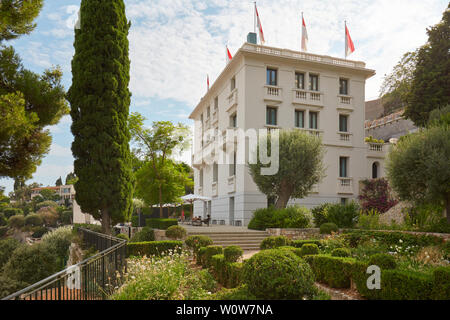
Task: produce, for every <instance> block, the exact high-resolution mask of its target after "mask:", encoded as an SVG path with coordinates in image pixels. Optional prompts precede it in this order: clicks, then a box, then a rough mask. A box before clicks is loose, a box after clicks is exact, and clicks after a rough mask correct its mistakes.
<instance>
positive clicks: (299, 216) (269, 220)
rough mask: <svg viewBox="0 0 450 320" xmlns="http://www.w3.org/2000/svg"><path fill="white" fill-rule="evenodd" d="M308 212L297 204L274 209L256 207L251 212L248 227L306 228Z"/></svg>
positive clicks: (308, 223) (308, 222)
mask: <svg viewBox="0 0 450 320" xmlns="http://www.w3.org/2000/svg"><path fill="white" fill-rule="evenodd" d="M310 220H311V219H310V212H309V210H308V209H306V208H304V207H299V206H292V207H287V208H285V209H275V208H274V207H269V208H266V209H258V210H256V211H255V212H254V213H253V218H252V220H251V221H250V223H249V225H248V228H249V229H253V230H266V229H267V228H307V227H309V226H310Z"/></svg>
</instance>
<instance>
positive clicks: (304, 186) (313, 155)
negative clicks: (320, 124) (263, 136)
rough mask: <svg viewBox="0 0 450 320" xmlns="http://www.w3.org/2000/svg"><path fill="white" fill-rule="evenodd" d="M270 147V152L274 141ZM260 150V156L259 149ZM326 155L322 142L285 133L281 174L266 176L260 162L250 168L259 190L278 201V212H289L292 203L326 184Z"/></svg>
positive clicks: (299, 133)
mask: <svg viewBox="0 0 450 320" xmlns="http://www.w3.org/2000/svg"><path fill="white" fill-rule="evenodd" d="M267 145H268V147H269V151H270V146H271V138H270V137H268V141H267ZM256 150H257V152H259V147H258V148H256ZM270 152H274V150H272V151H270ZM324 153H325V149H324V148H323V146H322V141H321V139H320V138H317V137H316V136H312V135H310V134H307V133H304V132H302V131H300V130H281V131H280V134H279V170H278V172H277V173H276V174H274V175H263V174H262V173H261V169H262V168H264V167H266V166H265V165H264V164H262V163H261V161H260V159H258V161H257V163H256V164H249V165H248V167H249V171H250V175H251V176H252V178H253V181H254V182H255V183H256V185H257V186H258V189H259V190H260V191H261V192H262V193H264V194H266V195H267V196H268V197H274V198H276V203H275V206H276V207H277V208H286V206H287V204H288V202H289V199H291V198H304V197H305V196H307V195H308V193H309V192H310V191H311V189H312V188H313V186H314V185H315V184H317V183H319V182H320V181H321V180H322V178H323V177H324V171H325V169H324V165H323V156H324Z"/></svg>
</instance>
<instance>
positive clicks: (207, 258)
mask: <svg viewBox="0 0 450 320" xmlns="http://www.w3.org/2000/svg"><path fill="white" fill-rule="evenodd" d="M222 253H223V248H222V247H221V246H207V247H206V251H205V254H204V256H203V259H202V262H203V264H202V265H203V267H205V268H209V267H211V262H212V261H211V258H212V256H215V255H216V254H222Z"/></svg>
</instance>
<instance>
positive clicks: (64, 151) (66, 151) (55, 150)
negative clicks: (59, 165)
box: [48, 143, 72, 158]
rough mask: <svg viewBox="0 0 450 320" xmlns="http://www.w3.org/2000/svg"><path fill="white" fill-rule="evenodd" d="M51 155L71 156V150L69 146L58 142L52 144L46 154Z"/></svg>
mask: <svg viewBox="0 0 450 320" xmlns="http://www.w3.org/2000/svg"><path fill="white" fill-rule="evenodd" d="M48 155H49V156H51V157H69V158H71V157H72V150H70V148H66V147H63V146H60V145H59V144H56V143H54V144H52V146H51V147H50V152H49V154H48Z"/></svg>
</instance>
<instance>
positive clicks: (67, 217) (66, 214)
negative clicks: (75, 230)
mask: <svg viewBox="0 0 450 320" xmlns="http://www.w3.org/2000/svg"><path fill="white" fill-rule="evenodd" d="M72 217H73V212H72V211H63V212H62V213H61V222H62V223H63V224H64V225H69V224H72Z"/></svg>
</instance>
